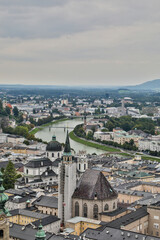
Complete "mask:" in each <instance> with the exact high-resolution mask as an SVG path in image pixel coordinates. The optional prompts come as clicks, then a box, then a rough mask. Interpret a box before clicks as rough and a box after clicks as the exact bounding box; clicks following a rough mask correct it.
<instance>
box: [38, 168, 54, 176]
mask: <svg viewBox="0 0 160 240" xmlns="http://www.w3.org/2000/svg"><path fill="white" fill-rule="evenodd" d="M41 177H42V178H47V177H57V174H56V173H55V172H54V171H53V170H52V169H47V170H46V171H45V172H43V173H42V174H41Z"/></svg>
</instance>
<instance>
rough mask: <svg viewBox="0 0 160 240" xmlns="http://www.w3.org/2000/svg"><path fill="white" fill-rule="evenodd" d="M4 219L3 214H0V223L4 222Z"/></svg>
mask: <svg viewBox="0 0 160 240" xmlns="http://www.w3.org/2000/svg"><path fill="white" fill-rule="evenodd" d="M5 220H6V218H5V216H4V215H0V224H2V223H4V222H5Z"/></svg>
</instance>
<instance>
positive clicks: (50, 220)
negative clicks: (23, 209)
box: [27, 215, 60, 228]
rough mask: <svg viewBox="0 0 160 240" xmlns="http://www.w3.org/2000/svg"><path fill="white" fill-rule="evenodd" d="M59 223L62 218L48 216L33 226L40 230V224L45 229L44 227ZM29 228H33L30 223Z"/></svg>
mask: <svg viewBox="0 0 160 240" xmlns="http://www.w3.org/2000/svg"><path fill="white" fill-rule="evenodd" d="M57 221H60V218H58V217H56V216H53V215H48V216H47V217H45V218H42V219H39V220H37V221H34V222H32V224H33V225H34V226H36V227H37V228H38V226H39V225H40V223H41V224H42V226H43V227H44V226H46V225H49V224H51V223H53V222H57ZM27 226H28V227H32V225H31V224H30V223H29V224H28V225H27Z"/></svg>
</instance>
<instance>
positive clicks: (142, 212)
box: [107, 207, 148, 228]
mask: <svg viewBox="0 0 160 240" xmlns="http://www.w3.org/2000/svg"><path fill="white" fill-rule="evenodd" d="M147 215H148V212H147V207H141V208H138V209H137V210H136V211H133V212H131V213H128V214H126V215H124V216H122V217H120V218H117V219H116V220H113V221H112V222H109V223H107V226H108V227H114V228H120V227H121V226H126V225H128V224H130V223H132V222H135V221H136V220H138V219H140V218H142V217H145V216H147Z"/></svg>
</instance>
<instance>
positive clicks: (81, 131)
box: [73, 124, 86, 137]
mask: <svg viewBox="0 0 160 240" xmlns="http://www.w3.org/2000/svg"><path fill="white" fill-rule="evenodd" d="M73 131H74V133H75V134H76V136H78V137H86V133H85V131H84V129H83V124H80V125H77V126H76V127H75V128H74V130H73Z"/></svg>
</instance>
